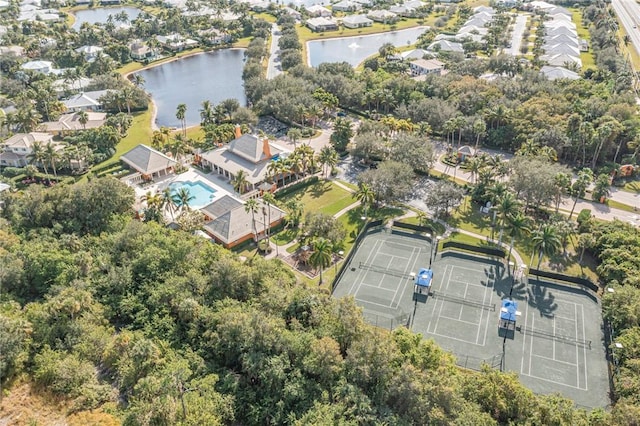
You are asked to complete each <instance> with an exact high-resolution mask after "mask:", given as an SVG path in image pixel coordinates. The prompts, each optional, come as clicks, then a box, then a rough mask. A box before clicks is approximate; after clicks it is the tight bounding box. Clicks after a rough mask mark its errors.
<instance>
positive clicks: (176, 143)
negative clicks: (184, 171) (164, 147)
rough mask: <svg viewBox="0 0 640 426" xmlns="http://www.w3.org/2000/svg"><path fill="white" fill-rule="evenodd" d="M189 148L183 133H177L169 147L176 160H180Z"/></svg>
mask: <svg viewBox="0 0 640 426" xmlns="http://www.w3.org/2000/svg"><path fill="white" fill-rule="evenodd" d="M187 150H188V146H187V141H185V140H184V137H183V136H182V135H180V134H177V135H176V136H175V138H174V139H173V143H172V144H171V146H170V147H169V151H170V152H171V155H173V158H174V160H176V161H180V159H181V158H182V157H183V156H184V155H185V154H186V153H187Z"/></svg>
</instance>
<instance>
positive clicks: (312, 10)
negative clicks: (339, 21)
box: [305, 4, 331, 18]
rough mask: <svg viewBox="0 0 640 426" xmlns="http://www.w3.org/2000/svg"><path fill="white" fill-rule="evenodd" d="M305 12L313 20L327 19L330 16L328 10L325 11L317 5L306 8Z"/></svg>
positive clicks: (324, 8)
mask: <svg viewBox="0 0 640 426" xmlns="http://www.w3.org/2000/svg"><path fill="white" fill-rule="evenodd" d="M305 10H306V11H307V13H308V14H309V16H311V17H313V18H317V17H322V18H328V17H330V16H331V11H330V10H329V9H327V8H326V7H324V6H320V5H318V4H315V5H313V6H306V7H305Z"/></svg>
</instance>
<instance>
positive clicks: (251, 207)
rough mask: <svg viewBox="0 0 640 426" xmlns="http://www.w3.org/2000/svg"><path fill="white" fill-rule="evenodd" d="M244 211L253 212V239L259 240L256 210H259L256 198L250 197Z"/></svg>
mask: <svg viewBox="0 0 640 426" xmlns="http://www.w3.org/2000/svg"><path fill="white" fill-rule="evenodd" d="M244 211H245V212H247V213H251V224H252V226H253V239H254V240H255V241H256V242H257V241H258V229H257V228H256V212H257V211H258V202H257V201H256V200H255V198H250V199H248V200H247V202H246V203H245V205H244Z"/></svg>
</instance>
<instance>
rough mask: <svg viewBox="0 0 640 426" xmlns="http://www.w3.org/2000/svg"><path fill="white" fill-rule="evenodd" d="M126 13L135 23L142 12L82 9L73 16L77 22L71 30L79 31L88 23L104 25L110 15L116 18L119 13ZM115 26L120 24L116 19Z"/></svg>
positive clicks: (135, 10) (105, 8)
mask: <svg viewBox="0 0 640 426" xmlns="http://www.w3.org/2000/svg"><path fill="white" fill-rule="evenodd" d="M121 12H126V13H127V15H128V16H129V22H131V21H133V20H134V19H136V18H137V17H138V15H140V13H141V12H142V11H141V10H140V9H138V8H137V7H128V6H125V7H100V8H96V9H82V10H78V11H76V12H73V14H74V15H75V17H76V20H75V22H74V23H73V26H72V27H71V28H73V29H75V30H79V29H80V27H81V26H82V24H83V23H85V22H88V23H90V24H104V23H106V22H107V19H109V15H112V16H113V17H114V18H115V17H116V15H117V14H118V13H121ZM113 23H114V24H118V22H117V21H116V20H115V19H114V20H113Z"/></svg>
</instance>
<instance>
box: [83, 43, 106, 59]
mask: <svg viewBox="0 0 640 426" xmlns="http://www.w3.org/2000/svg"><path fill="white" fill-rule="evenodd" d="M103 50H104V48H102V47H100V46H82V47H78V48H77V49H76V52H77V53H81V54H82V55H84V59H85V60H86V61H87V62H93V61H95V60H96V58H97V57H98V55H99V54H100V53H101V52H102V51H103Z"/></svg>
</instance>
